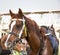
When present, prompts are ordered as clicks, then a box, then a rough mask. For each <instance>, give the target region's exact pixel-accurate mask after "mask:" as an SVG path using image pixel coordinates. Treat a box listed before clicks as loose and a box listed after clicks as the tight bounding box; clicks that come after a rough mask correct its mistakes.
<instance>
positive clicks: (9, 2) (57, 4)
mask: <svg viewBox="0 0 60 55" xmlns="http://www.w3.org/2000/svg"><path fill="white" fill-rule="evenodd" d="M18 8H21V9H22V10H23V11H26V12H27V11H41V10H42V11H43V10H60V0H0V13H5V12H7V13H8V12H9V9H11V10H13V11H14V12H17V11H18Z"/></svg>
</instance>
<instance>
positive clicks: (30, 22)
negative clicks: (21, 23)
mask: <svg viewBox="0 0 60 55" xmlns="http://www.w3.org/2000/svg"><path fill="white" fill-rule="evenodd" d="M24 18H25V19H27V20H26V21H27V23H28V24H29V25H27V26H28V27H30V28H31V30H32V31H34V32H36V33H37V35H38V36H40V29H39V26H38V24H37V23H36V22H35V21H34V20H31V19H29V18H28V17H26V16H24ZM31 24H32V26H30V25H31ZM31 30H30V31H31Z"/></svg>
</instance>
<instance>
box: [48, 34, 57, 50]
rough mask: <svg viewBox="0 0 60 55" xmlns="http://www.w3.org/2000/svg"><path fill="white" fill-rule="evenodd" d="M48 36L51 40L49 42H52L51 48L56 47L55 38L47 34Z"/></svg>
mask: <svg viewBox="0 0 60 55" xmlns="http://www.w3.org/2000/svg"><path fill="white" fill-rule="evenodd" d="M48 37H49V39H50V41H51V43H52V47H53V49H54V48H58V42H57V41H56V38H55V37H53V36H52V35H49V36H48Z"/></svg>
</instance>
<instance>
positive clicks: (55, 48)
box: [41, 25, 59, 55]
mask: <svg viewBox="0 0 60 55" xmlns="http://www.w3.org/2000/svg"><path fill="white" fill-rule="evenodd" d="M41 27H42V28H43V30H44V31H45V32H44V33H45V35H47V37H48V38H49V40H50V41H51V44H52V47H53V53H54V54H55V55H58V45H59V40H58V39H57V37H56V34H55V29H54V27H53V25H51V27H50V26H48V27H47V26H41Z"/></svg>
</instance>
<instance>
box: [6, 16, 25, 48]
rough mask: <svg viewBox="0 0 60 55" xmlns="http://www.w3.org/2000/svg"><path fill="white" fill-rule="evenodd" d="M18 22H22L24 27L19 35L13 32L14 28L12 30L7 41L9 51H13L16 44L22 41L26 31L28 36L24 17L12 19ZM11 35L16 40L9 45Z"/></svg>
mask: <svg viewBox="0 0 60 55" xmlns="http://www.w3.org/2000/svg"><path fill="white" fill-rule="evenodd" d="M17 20H19V21H22V22H23V26H22V29H21V30H20V32H19V34H15V33H13V32H12V28H13V27H12V28H11V29H10V32H9V35H8V37H7V39H6V42H5V44H6V45H7V47H8V48H9V49H13V47H14V46H15V45H16V43H17V42H19V41H20V40H21V36H22V33H23V31H24V29H25V34H26V25H25V19H24V17H23V19H16V18H15V19H11V21H17ZM13 26H14V25H13ZM11 35H14V36H16V39H15V40H14V41H13V42H12V43H8V40H9V38H10V36H11Z"/></svg>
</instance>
